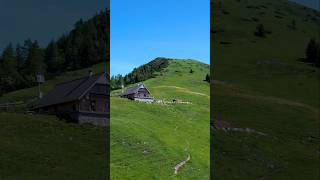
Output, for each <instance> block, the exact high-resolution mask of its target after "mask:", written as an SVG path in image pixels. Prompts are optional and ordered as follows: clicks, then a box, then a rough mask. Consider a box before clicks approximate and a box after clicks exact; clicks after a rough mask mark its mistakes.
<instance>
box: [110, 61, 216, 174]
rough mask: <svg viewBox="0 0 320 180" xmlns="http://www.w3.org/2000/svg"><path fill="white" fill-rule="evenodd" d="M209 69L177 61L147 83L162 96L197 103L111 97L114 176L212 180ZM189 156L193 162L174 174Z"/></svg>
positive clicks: (159, 96) (172, 62)
mask: <svg viewBox="0 0 320 180" xmlns="http://www.w3.org/2000/svg"><path fill="white" fill-rule="evenodd" d="M190 69H192V70H193V71H194V73H189V71H190ZM208 72H209V66H208V65H205V64H202V63H199V62H197V61H192V60H172V61H170V64H169V66H168V67H167V68H166V69H165V70H163V71H162V72H160V73H158V76H157V77H156V78H153V79H149V80H147V81H145V82H143V83H144V84H145V85H146V87H147V88H148V89H149V90H150V91H151V95H152V96H154V97H155V98H156V99H165V100H167V101H172V99H180V100H183V101H188V102H191V103H192V104H176V105H168V106H164V105H160V104H145V103H139V102H134V101H130V100H127V99H122V98H119V97H112V98H111V179H175V178H176V179H209V164H210V158H209V157H210V151H209V149H210V145H209V143H210V132H209V131H210V130H209V84H208V83H207V82H205V81H203V80H204V78H205V75H206V73H208ZM118 92H119V91H118ZM115 93H117V92H113V94H115ZM188 154H190V156H191V160H190V161H189V162H187V164H186V165H185V166H184V167H182V169H181V170H180V171H179V173H178V174H177V175H174V166H175V165H176V164H178V163H179V162H181V161H182V160H185V159H186V158H187V156H188Z"/></svg>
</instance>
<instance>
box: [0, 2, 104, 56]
mask: <svg viewBox="0 0 320 180" xmlns="http://www.w3.org/2000/svg"><path fill="white" fill-rule="evenodd" d="M108 1H109V0H94V1H92V0H81V1H79V0H27V1H24V0H0V22H1V28H0V37H1V38H0V52H1V51H2V49H3V48H4V47H5V46H7V45H8V44H9V43H10V42H11V43H13V44H14V45H15V44H17V43H22V44H23V41H24V40H26V39H28V38H31V39H32V40H38V41H39V43H40V45H41V46H46V45H47V43H48V42H49V41H51V40H52V39H57V38H59V37H61V35H62V34H64V33H67V32H69V31H70V30H71V29H72V28H73V25H74V24H75V22H76V21H78V20H79V19H80V18H82V19H84V20H85V19H88V18H90V17H93V16H94V15H95V14H96V13H98V12H99V11H100V10H104V9H106V8H107V7H108V5H109V4H108Z"/></svg>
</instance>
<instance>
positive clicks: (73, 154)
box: [0, 63, 108, 180]
mask: <svg viewBox="0 0 320 180" xmlns="http://www.w3.org/2000/svg"><path fill="white" fill-rule="evenodd" d="M90 69H92V70H93V71H94V72H95V73H99V72H104V71H105V69H106V64H105V63H101V64H97V65H95V66H93V67H92V68H90ZM87 73H88V69H82V70H78V71H72V72H67V73H64V74H62V75H61V76H58V77H56V78H55V79H52V80H49V81H47V82H46V83H45V84H44V85H43V86H42V87H43V91H44V92H48V91H49V90H50V89H51V88H53V87H54V86H55V85H56V84H57V83H61V82H64V81H68V80H73V79H77V78H81V77H83V76H85V75H87ZM37 92H38V89H37V87H33V88H28V89H22V90H18V91H14V92H10V93H8V94H5V95H3V96H2V97H0V103H7V102H16V101H23V102H25V103H29V102H32V101H34V100H35V99H36V98H37ZM15 111H16V112H11V113H8V112H6V113H5V112H0V127H1V129H0V142H1V145H0V179H30V180H33V179H105V178H106V177H107V173H108V171H107V168H108V166H107V159H106V158H107V151H106V144H107V142H106V139H107V137H106V129H105V128H101V127H95V126H93V125H89V124H81V125H80V124H68V123H65V122H64V121H60V120H58V119H57V118H56V117H54V116H42V115H41V116H40V115H26V114H23V113H22V112H25V111H26V104H24V105H23V107H19V108H18V109H15ZM17 111H18V112H21V113H17Z"/></svg>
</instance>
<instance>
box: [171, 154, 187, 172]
mask: <svg viewBox="0 0 320 180" xmlns="http://www.w3.org/2000/svg"><path fill="white" fill-rule="evenodd" d="M189 160H190V154H188V157H187V159H186V160H184V161H181V162H180V163H179V164H177V165H176V166H175V167H174V174H178V171H179V170H180V168H181V167H182V166H183V165H185V164H186V163H187V162H188V161H189Z"/></svg>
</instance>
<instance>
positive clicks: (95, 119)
mask: <svg viewBox="0 0 320 180" xmlns="http://www.w3.org/2000/svg"><path fill="white" fill-rule="evenodd" d="M78 122H79V123H90V124H94V125H96V126H107V125H108V124H109V117H108V115H106V114H93V113H79V115H78Z"/></svg>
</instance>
